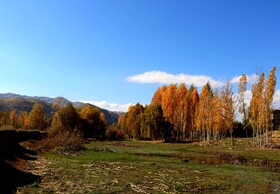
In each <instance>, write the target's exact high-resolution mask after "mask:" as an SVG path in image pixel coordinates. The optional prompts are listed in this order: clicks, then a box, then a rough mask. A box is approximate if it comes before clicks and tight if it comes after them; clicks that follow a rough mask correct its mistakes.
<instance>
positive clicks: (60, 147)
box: [38, 130, 84, 152]
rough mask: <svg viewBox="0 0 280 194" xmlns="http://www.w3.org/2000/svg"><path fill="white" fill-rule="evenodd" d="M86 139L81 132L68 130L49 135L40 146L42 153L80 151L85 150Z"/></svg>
mask: <svg viewBox="0 0 280 194" xmlns="http://www.w3.org/2000/svg"><path fill="white" fill-rule="evenodd" d="M83 143H84V139H83V138H82V135H81V133H80V132H78V131H75V132H71V133H70V132H69V131H66V130H61V131H56V133H55V134H53V133H52V134H48V137H47V138H46V139H43V140H42V141H41V142H40V143H39V144H40V145H38V150H40V151H50V150H51V151H59V152H62V151H78V150H81V149H83V148H84V147H83Z"/></svg>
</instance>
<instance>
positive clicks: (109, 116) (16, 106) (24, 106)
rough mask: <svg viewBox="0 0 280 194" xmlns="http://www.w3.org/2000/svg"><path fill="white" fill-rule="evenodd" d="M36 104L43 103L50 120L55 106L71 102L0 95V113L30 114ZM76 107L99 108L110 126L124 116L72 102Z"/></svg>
mask: <svg viewBox="0 0 280 194" xmlns="http://www.w3.org/2000/svg"><path fill="white" fill-rule="evenodd" d="M36 102H41V103H42V104H43V106H44V111H45V114H46V115H47V116H48V117H49V118H50V117H51V116H52V115H53V114H54V113H55V111H56V110H55V108H54V106H53V105H54V104H56V103H58V104H59V105H60V106H65V105H66V104H67V103H68V102H71V101H69V100H67V99H66V98H63V97H57V98H50V97H39V96H25V95H19V94H13V93H4V94H1V93H0V111H11V110H17V111H27V112H30V111H31V110H32V108H33V105H34V104H35V103H36ZM71 103H72V104H73V106H74V107H76V108H78V109H82V108H83V107H85V106H88V105H89V106H92V107H95V108H98V109H99V110H100V111H101V112H103V113H104V115H105V119H106V121H107V122H108V124H110V125H111V124H113V123H117V122H118V118H119V116H120V115H121V114H122V113H120V112H113V111H109V110H106V109H102V108H100V107H97V106H94V105H92V104H86V103H82V102H71Z"/></svg>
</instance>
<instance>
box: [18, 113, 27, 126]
mask: <svg viewBox="0 0 280 194" xmlns="http://www.w3.org/2000/svg"><path fill="white" fill-rule="evenodd" d="M17 128H22V129H28V113H27V112H26V111H21V112H20V113H19V115H18V116H17Z"/></svg>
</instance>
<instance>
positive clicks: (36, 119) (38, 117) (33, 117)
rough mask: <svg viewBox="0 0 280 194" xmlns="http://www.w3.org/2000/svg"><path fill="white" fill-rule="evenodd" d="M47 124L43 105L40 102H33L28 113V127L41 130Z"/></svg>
mask: <svg viewBox="0 0 280 194" xmlns="http://www.w3.org/2000/svg"><path fill="white" fill-rule="evenodd" d="M46 126H47V119H46V116H45V113H44V107H43V105H42V104H41V103H35V104H34V106H33V109H32V110H31V112H30V114H29V128H30V129H39V130H43V129H45V128H46Z"/></svg>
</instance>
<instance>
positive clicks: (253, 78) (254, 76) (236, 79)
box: [230, 74, 258, 84]
mask: <svg viewBox="0 0 280 194" xmlns="http://www.w3.org/2000/svg"><path fill="white" fill-rule="evenodd" d="M246 76H247V82H248V83H250V84H253V83H256V82H257V80H258V75H257V74H252V75H246ZM240 77H241V76H235V77H233V78H232V79H231V81H230V82H231V83H233V84H234V83H239V79H240Z"/></svg>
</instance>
